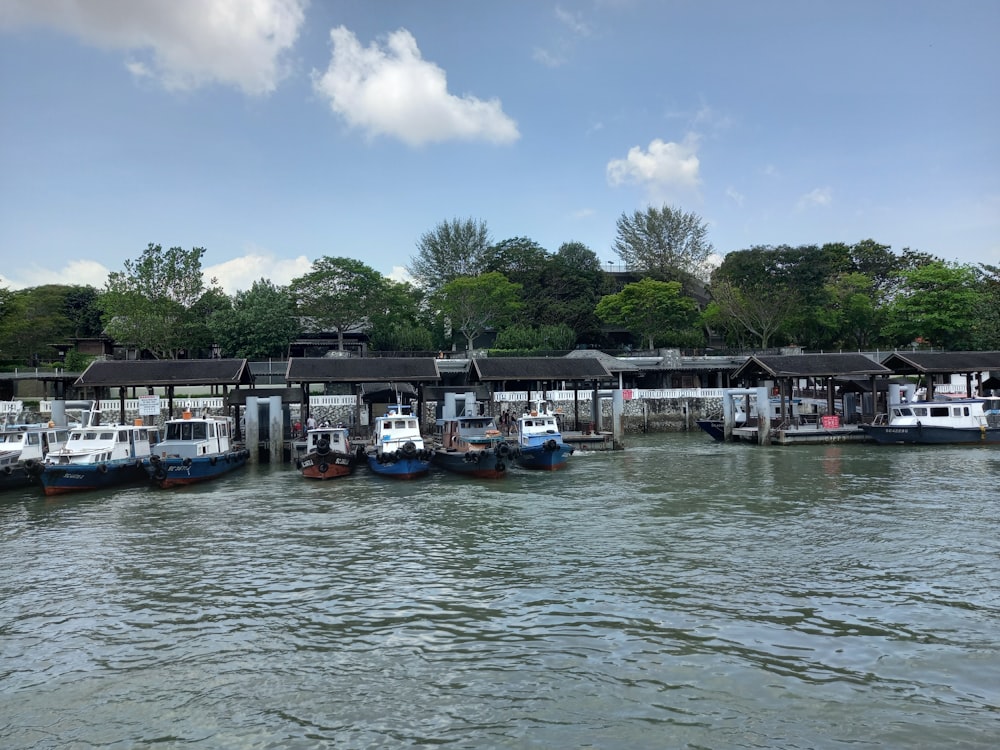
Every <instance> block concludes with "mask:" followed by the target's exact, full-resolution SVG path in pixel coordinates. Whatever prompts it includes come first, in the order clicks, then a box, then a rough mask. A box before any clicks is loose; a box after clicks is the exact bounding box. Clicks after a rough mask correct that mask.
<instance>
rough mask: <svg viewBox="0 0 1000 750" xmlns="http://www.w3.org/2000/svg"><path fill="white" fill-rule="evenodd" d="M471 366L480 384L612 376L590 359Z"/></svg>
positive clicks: (494, 360)
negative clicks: (483, 382)
mask: <svg viewBox="0 0 1000 750" xmlns="http://www.w3.org/2000/svg"><path fill="white" fill-rule="evenodd" d="M473 366H474V367H475V368H476V372H477V373H478V375H479V379H480V380H482V381H498V380H594V379H595V378H610V377H611V373H610V372H608V370H607V368H606V367H605V366H604V365H603V364H602V363H601V362H600V361H599V360H598V359H595V358H593V357H581V358H578V359H572V358H568V357H487V358H484V359H476V360H474V361H473Z"/></svg>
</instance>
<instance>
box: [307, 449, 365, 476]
mask: <svg viewBox="0 0 1000 750" xmlns="http://www.w3.org/2000/svg"><path fill="white" fill-rule="evenodd" d="M298 466H299V471H300V472H301V474H302V476H304V477H305V478H306V479H337V478H338V477H346V476H350V475H351V474H353V473H354V470H355V469H356V468H357V466H358V459H357V456H355V455H354V454H353V453H350V454H348V453H340V452H339V451H329V452H327V453H324V454H322V455H320V454H319V453H316V452H312V453H307V454H306V455H305V456H304V457H303V458H302V459H301V460H300V461H299V462H298Z"/></svg>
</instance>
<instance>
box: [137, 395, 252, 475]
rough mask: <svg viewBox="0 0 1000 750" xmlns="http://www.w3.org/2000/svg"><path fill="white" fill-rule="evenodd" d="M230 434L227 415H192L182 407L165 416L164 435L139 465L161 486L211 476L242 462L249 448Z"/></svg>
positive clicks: (248, 453)
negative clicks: (171, 416)
mask: <svg viewBox="0 0 1000 750" xmlns="http://www.w3.org/2000/svg"><path fill="white" fill-rule="evenodd" d="M233 435H234V424H233V420H232V418H231V417H218V416H209V415H204V416H201V417H193V416H192V415H191V412H189V411H185V412H184V413H183V414H182V415H181V416H180V417H179V418H176V419H168V420H167V422H166V424H165V425H164V439H163V440H162V441H161V442H159V443H157V444H156V448H155V449H154V450H153V451H152V452H151V453H150V455H149V457H148V458H145V459H143V467H144V468H145V470H146V473H147V474H148V475H149V478H150V479H152V480H153V482H154V483H155V484H158V485H159V486H160V487H164V488H167V487H179V486H183V485H186V484H194V483H196V482H204V481H206V480H208V479H215V478H216V477H220V476H222V475H223V474H226V473H228V472H230V471H233V470H234V469H239V468H241V467H243V466H246V463H247V459H248V458H249V456H250V451H248V450H247V449H246V448H245V447H243V446H242V445H237V444H235V443H234V441H233Z"/></svg>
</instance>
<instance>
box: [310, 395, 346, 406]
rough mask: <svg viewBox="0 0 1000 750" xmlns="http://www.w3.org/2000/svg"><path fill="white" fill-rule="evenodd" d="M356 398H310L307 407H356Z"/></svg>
mask: <svg viewBox="0 0 1000 750" xmlns="http://www.w3.org/2000/svg"><path fill="white" fill-rule="evenodd" d="M357 405H358V397H357V396H310V397H309V406H310V407H313V406H357Z"/></svg>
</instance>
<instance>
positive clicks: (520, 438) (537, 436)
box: [514, 404, 574, 471]
mask: <svg viewBox="0 0 1000 750" xmlns="http://www.w3.org/2000/svg"><path fill="white" fill-rule="evenodd" d="M516 429H517V450H516V451H515V452H514V460H515V461H516V462H517V465H518V466H520V467H521V468H523V469H542V470H545V471H555V470H557V469H564V468H566V466H567V463H568V460H569V457H570V456H572V455H573V451H574V448H573V446H572V445H569V444H567V443H564V442H563V439H562V433H561V432H560V431H559V423H558V422H557V420H556V417H555V415H554V414H550V413H549V412H548V410H547V408H546V405H545V404H538V405H536V407H535V408H533V409H532V410H531V411H529V412H527V413H525V414H523V415H522V416H520V417H518V418H517V423H516Z"/></svg>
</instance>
